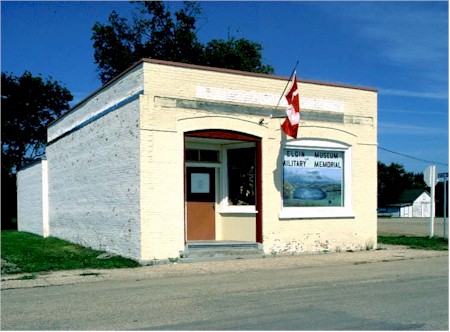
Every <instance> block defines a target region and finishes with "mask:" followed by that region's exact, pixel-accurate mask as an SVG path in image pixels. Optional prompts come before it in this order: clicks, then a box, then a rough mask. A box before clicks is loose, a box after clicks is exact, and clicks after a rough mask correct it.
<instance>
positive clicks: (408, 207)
mask: <svg viewBox="0 0 450 332" xmlns="http://www.w3.org/2000/svg"><path fill="white" fill-rule="evenodd" d="M433 211H435V209H433ZM430 214H431V196H430V194H429V193H428V191H426V190H423V189H407V190H405V191H404V192H403V193H402V194H401V196H400V198H399V200H398V202H396V203H392V204H388V205H387V206H386V207H384V208H379V209H378V215H379V216H381V217H393V218H426V217H428V218H429V217H430Z"/></svg>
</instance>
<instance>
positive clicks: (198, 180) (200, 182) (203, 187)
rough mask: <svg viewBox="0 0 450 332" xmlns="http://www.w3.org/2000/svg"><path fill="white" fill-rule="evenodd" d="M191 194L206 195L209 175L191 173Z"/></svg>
mask: <svg viewBox="0 0 450 332" xmlns="http://www.w3.org/2000/svg"><path fill="white" fill-rule="evenodd" d="M191 193H193V194H207V193H209V174H208V173H192V174H191Z"/></svg>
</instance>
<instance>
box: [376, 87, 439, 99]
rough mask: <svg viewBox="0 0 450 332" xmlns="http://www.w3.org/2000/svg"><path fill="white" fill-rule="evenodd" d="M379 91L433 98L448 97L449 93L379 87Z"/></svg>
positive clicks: (385, 93) (381, 92)
mask: <svg viewBox="0 0 450 332" xmlns="http://www.w3.org/2000/svg"><path fill="white" fill-rule="evenodd" d="M378 92H379V93H380V94H384V95H390V96H402V97H416V98H432V99H448V93H447V92H442V91H428V92H426V91H408V90H398V89H383V88H382V89H379V90H378Z"/></svg>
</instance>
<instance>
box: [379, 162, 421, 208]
mask: <svg viewBox="0 0 450 332" xmlns="http://www.w3.org/2000/svg"><path fill="white" fill-rule="evenodd" d="M406 189H427V185H426V184H425V182H424V181H423V175H422V174H417V173H412V172H408V171H406V170H405V168H404V166H403V165H401V164H398V163H391V164H390V165H386V164H383V163H382V162H378V206H379V207H384V206H386V204H393V203H397V202H398V199H399V198H400V195H401V194H402V192H403V191H404V190H406Z"/></svg>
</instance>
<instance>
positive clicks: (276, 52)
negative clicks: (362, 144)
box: [1, 1, 449, 172]
mask: <svg viewBox="0 0 450 332" xmlns="http://www.w3.org/2000/svg"><path fill="white" fill-rule="evenodd" d="M180 5H181V4H180V3H179V2H171V3H170V6H171V8H173V9H177V8H179V6H180ZM201 7H202V8H203V12H202V14H201V17H200V18H199V19H198V21H197V25H198V28H199V31H198V34H199V36H200V39H201V41H202V42H207V41H209V40H211V39H213V38H224V39H226V38H227V36H228V35H232V36H234V37H236V38H241V37H242V38H247V39H250V40H252V41H256V42H259V43H261V44H262V46H263V59H264V62H265V63H266V64H270V65H272V66H273V67H274V68H275V74H277V75H283V76H289V75H290V73H291V71H292V68H293V66H294V65H295V63H296V61H297V60H299V65H298V67H297V76H298V77H299V78H302V79H311V80H319V81H327V82H335V83H344V84H350V85H361V86H367V87H373V88H377V89H378V91H379V94H378V121H379V123H378V143H379V146H380V147H381V148H384V149H388V150H392V151H395V152H398V153H401V154H406V155H410V156H413V157H415V158H417V159H425V160H429V161H435V162H437V163H439V164H437V166H438V170H439V172H446V171H447V170H448V166H445V165H441V164H448V142H449V140H448V125H449V119H448V106H449V102H448V91H449V89H448V73H449V70H448V55H449V50H448V41H449V39H448V3H447V2H444V1H441V2H428V1H427V2H425V1H423V2H420V1H412V2H409V1H401V2H356V1H350V2H334V1H331V2H326V1H324V2H302V1H289V2H277V1H266V2H256V1H251V2H227V1H216V2H201ZM133 8H134V6H133V5H131V4H130V3H129V2H122V1H111V2H104V1H97V2H90V1H86V2H71V1H66V2H58V1H54V2H53V1H52V2H42V1H34V2H32V1H31V2H22V1H21V2H13V1H2V2H1V54H2V56H1V68H2V71H6V72H9V73H13V74H15V75H22V74H23V72H24V71H25V70H29V71H31V72H32V73H33V74H34V75H37V74H42V75H43V76H44V77H48V76H51V77H53V79H56V80H58V81H60V82H62V83H63V84H64V85H65V86H66V87H67V88H68V89H69V90H70V91H71V92H72V94H73V95H74V97H75V101H79V100H81V99H82V98H84V97H86V96H87V95H88V94H90V93H91V92H93V91H94V90H96V89H97V88H99V87H100V86H101V83H100V80H99V79H98V78H97V73H96V66H95V64H94V56H93V54H94V50H93V47H92V41H91V40H90V38H91V35H92V30H91V28H92V26H93V25H94V24H95V22H97V21H99V22H102V23H106V22H107V19H108V16H109V14H110V12H111V11H112V10H116V11H118V12H119V13H120V14H121V15H123V16H125V17H127V16H129V15H130V14H131V12H132V10H133ZM280 94H281V92H280ZM378 153H379V160H380V161H382V162H384V163H387V164H389V163H391V162H398V163H401V164H403V165H404V166H405V168H406V169H407V170H408V171H412V172H422V170H423V169H424V168H425V167H427V166H428V165H430V163H428V162H424V161H418V160H414V159H410V158H406V157H403V156H400V155H397V154H393V153H390V152H387V151H384V150H380V149H379V151H378Z"/></svg>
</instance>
